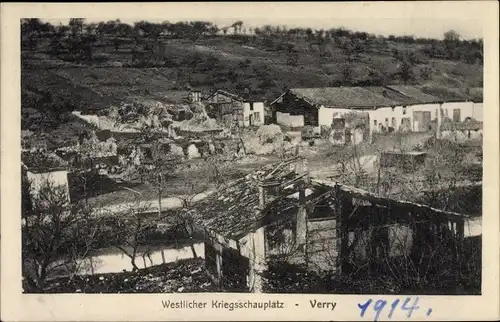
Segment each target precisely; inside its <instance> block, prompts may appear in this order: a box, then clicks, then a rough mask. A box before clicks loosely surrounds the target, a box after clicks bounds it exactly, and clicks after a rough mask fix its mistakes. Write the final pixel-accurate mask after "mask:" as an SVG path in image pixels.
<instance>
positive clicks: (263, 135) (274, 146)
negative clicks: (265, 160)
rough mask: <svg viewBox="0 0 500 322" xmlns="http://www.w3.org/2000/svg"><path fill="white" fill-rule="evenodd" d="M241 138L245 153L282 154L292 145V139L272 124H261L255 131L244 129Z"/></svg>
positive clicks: (289, 149) (291, 148)
mask: <svg viewBox="0 0 500 322" xmlns="http://www.w3.org/2000/svg"><path fill="white" fill-rule="evenodd" d="M242 139H243V142H244V144H245V149H246V151H247V153H250V154H256V155H272V154H283V153H286V152H289V151H291V150H293V147H294V145H293V144H292V142H291V141H292V140H291V139H290V138H289V137H288V136H287V135H285V134H284V133H283V132H282V131H281V128H280V127H279V126H278V125H274V124H271V125H263V126H261V127H259V129H258V130H257V131H253V130H248V131H244V132H243V134H242Z"/></svg>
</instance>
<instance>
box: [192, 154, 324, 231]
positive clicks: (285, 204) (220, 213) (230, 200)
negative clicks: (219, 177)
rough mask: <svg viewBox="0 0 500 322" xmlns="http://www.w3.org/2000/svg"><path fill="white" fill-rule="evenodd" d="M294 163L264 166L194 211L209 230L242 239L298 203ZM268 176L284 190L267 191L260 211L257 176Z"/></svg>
mask: <svg viewBox="0 0 500 322" xmlns="http://www.w3.org/2000/svg"><path fill="white" fill-rule="evenodd" d="M293 166H294V163H293V161H290V162H289V163H286V162H285V163H282V164H272V165H268V166H265V167H263V168H261V169H260V170H258V171H256V172H254V173H251V174H249V175H247V176H245V177H243V178H241V179H238V180H236V181H234V182H233V183H231V184H229V185H228V186H226V187H224V188H222V189H220V190H219V191H217V192H215V193H213V194H211V195H210V196H209V197H207V198H205V199H203V200H202V201H200V202H198V203H197V204H196V205H195V207H193V209H192V210H191V213H192V214H193V216H194V217H195V218H196V219H197V220H198V221H199V222H201V223H202V224H203V225H204V226H205V227H206V228H207V229H209V230H212V231H215V232H217V233H219V234H221V235H222V236H224V237H227V238H233V239H238V238H241V237H243V236H244V235H246V234H247V233H248V232H250V231H253V230H254V229H257V228H259V227H261V226H263V225H265V224H266V223H268V222H269V220H273V219H272V217H273V215H279V214H282V213H283V212H284V211H285V210H287V209H289V208H291V207H292V208H293V207H295V206H296V205H297V200H296V197H295V196H294V193H296V192H297V191H298V190H297V187H296V185H295V184H294V179H297V178H299V175H298V174H297V172H295V171H294V170H292V169H291V168H292V167H293ZM265 177H268V181H267V182H271V181H274V182H275V183H279V184H281V185H282V186H283V189H281V190H280V193H279V194H278V196H275V197H274V198H271V195H270V194H268V199H267V203H266V208H265V209H266V210H265V211H261V210H260V209H259V187H258V185H259V182H258V181H257V179H258V178H261V180H262V178H265ZM289 183H290V184H289ZM314 192H316V191H314ZM306 195H308V197H310V198H311V197H313V196H314V193H313V191H312V190H310V191H309V193H308V194H307V193H306Z"/></svg>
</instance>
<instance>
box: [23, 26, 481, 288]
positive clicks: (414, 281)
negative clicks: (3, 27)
mask: <svg viewBox="0 0 500 322" xmlns="http://www.w3.org/2000/svg"><path fill="white" fill-rule="evenodd" d="M21 44H22V48H21V49H22V50H21V54H22V57H21V64H22V66H21V67H22V68H21V83H22V87H21V124H22V132H21V145H22V147H21V156H20V161H21V173H22V239H23V244H22V245H23V248H22V251H23V289H24V292H25V293H162V292H164V293H183V292H253V293H332V294H360V293H363V294H366V293H377V294H480V293H481V249H482V246H481V218H482V176H483V161H482V158H483V153H482V151H483V150H482V147H483V88H482V86H483V85H482V73H483V72H482V69H483V54H482V50H483V47H482V39H473V40H469V39H461V37H460V35H459V34H458V33H457V32H456V31H453V30H450V31H448V32H446V33H445V34H444V36H443V39H440V40H438V39H430V38H417V37H414V36H388V37H386V36H377V35H373V34H370V33H367V32H357V31H350V30H346V29H344V28H332V29H328V30H326V29H325V30H324V29H321V30H313V29H311V28H286V27H285V26H271V25H266V26H259V27H251V26H247V25H246V24H245V22H243V21H236V22H235V23H233V24H231V25H227V26H217V25H215V24H213V23H210V22H203V21H193V22H176V23H173V22H164V23H153V22H148V21H139V22H136V23H135V24H127V23H124V22H121V21H120V20H116V21H108V22H105V21H102V22H89V21H86V20H85V19H80V18H72V19H70V20H69V22H68V23H67V24H54V23H51V22H50V21H42V20H40V19H35V18H32V19H24V20H22V21H21Z"/></svg>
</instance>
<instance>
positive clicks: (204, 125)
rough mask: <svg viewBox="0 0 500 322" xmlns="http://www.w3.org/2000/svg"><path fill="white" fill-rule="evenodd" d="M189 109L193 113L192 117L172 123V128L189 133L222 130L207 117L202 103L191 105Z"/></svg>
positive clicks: (214, 121)
mask: <svg viewBox="0 0 500 322" xmlns="http://www.w3.org/2000/svg"><path fill="white" fill-rule="evenodd" d="M190 109H191V111H192V112H193V116H192V117H191V118H190V119H186V120H183V121H174V122H173V126H174V128H178V129H180V130H181V131H190V132H201V131H210V130H222V128H221V126H219V124H218V123H217V121H216V120H215V119H212V118H210V117H209V116H208V114H207V112H206V110H205V106H204V105H203V104H202V103H199V102H198V103H193V104H191V105H190Z"/></svg>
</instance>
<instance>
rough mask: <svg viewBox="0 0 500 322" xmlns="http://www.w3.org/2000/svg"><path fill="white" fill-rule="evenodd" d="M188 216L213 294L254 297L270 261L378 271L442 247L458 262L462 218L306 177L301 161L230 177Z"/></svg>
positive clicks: (314, 268)
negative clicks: (199, 239) (201, 244)
mask: <svg viewBox="0 0 500 322" xmlns="http://www.w3.org/2000/svg"><path fill="white" fill-rule="evenodd" d="M192 211H194V212H195V213H196V214H195V215H196V216H197V218H199V219H200V220H201V221H202V222H204V223H205V224H204V226H205V236H206V237H205V259H206V271H207V273H208V275H209V276H210V277H211V279H212V281H213V282H214V283H215V284H216V285H217V287H218V288H219V289H221V290H225V291H241V292H262V289H263V283H264V281H263V278H262V274H263V272H265V271H266V270H267V269H268V263H270V261H285V262H289V263H292V264H301V265H305V266H306V267H307V268H308V269H309V270H311V271H317V272H318V271H323V272H333V273H335V274H349V273H351V272H353V271H359V270H360V268H363V269H366V270H368V271H369V272H379V271H384V270H386V269H387V268H388V266H389V263H392V262H393V261H396V262H397V261H398V260H399V259H401V258H406V259H409V260H411V261H413V262H415V263H420V264H422V263H424V264H425V265H427V264H428V263H431V262H432V261H433V259H432V258H430V257H429V254H431V253H432V252H429V249H433V247H437V246H438V245H443V244H445V245H446V246H445V247H444V248H443V247H442V248H441V249H445V250H446V251H449V253H450V254H451V255H450V256H452V257H453V258H454V260H457V261H458V254H459V253H457V252H453V251H452V250H454V249H457V248H456V247H459V246H460V243H461V241H462V240H463V238H464V218H465V217H466V216H465V215H461V214H458V213H453V212H446V211H441V210H438V209H434V208H431V207H428V206H425V205H420V204H416V203H411V202H405V201H398V200H393V199H388V198H382V197H379V196H376V195H374V194H371V193H369V192H366V191H364V190H361V189H357V188H352V187H348V186H345V185H341V184H336V183H330V182H323V181H318V180H311V179H310V178H309V175H308V170H307V164H306V163H305V160H304V159H302V158H294V159H289V160H286V161H283V162H281V163H280V164H277V165H273V166H267V167H265V168H263V169H261V170H260V171H258V172H256V173H254V174H251V175H248V176H246V177H244V178H242V179H240V180H237V181H236V182H234V183H233V184H231V185H229V186H228V187H225V188H224V189H222V190H221V191H219V192H217V193H215V194H213V195H212V196H210V197H209V198H207V199H205V200H203V201H201V202H200V203H199V204H198V205H197V206H196V208H195V209H193V210H192ZM432 263H434V262H432ZM424 264H422V265H424ZM430 266H431V267H434V266H433V265H430Z"/></svg>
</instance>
